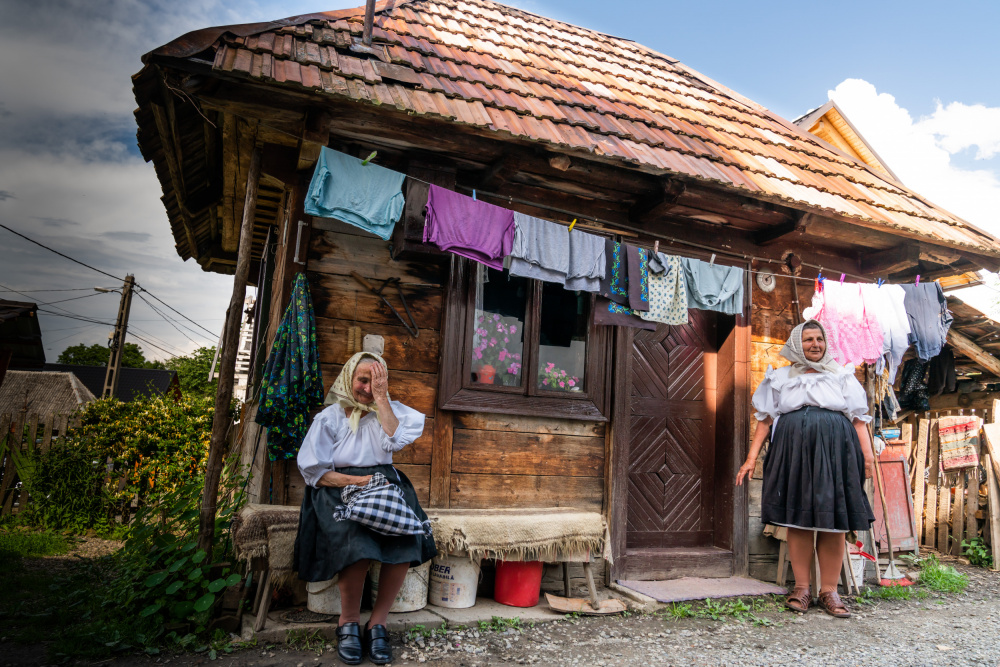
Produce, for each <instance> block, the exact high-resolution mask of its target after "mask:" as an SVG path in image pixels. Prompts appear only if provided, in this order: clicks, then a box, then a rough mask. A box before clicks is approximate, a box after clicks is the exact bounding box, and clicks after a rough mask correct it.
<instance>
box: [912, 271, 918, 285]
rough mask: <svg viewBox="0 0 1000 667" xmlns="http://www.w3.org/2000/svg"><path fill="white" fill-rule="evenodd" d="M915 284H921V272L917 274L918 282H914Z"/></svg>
mask: <svg viewBox="0 0 1000 667" xmlns="http://www.w3.org/2000/svg"><path fill="white" fill-rule="evenodd" d="M913 284H914V285H919V284H920V274H919V273H918V274H917V280H916V282H915V283H913Z"/></svg>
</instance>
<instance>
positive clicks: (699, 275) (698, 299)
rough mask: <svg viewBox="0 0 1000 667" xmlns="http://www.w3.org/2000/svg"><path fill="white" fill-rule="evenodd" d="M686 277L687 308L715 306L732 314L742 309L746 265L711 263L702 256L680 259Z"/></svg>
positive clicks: (713, 308) (715, 308)
mask: <svg viewBox="0 0 1000 667" xmlns="http://www.w3.org/2000/svg"><path fill="white" fill-rule="evenodd" d="M681 262H682V264H683V265H684V274H685V277H686V278H687V285H686V287H687V305H688V308H699V309H701V310H715V311H718V312H720V313H728V314H729V315H739V314H741V313H742V312H743V269H741V268H738V267H735V266H723V265H721V264H709V263H708V262H703V261H701V260H700V259H691V258H690V257H685V258H683V259H682V260H681Z"/></svg>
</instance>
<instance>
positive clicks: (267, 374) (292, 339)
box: [254, 273, 323, 461]
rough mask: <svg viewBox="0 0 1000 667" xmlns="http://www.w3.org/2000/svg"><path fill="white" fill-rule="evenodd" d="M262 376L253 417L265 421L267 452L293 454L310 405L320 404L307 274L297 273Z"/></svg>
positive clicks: (276, 455) (303, 431)
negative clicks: (255, 413) (261, 384)
mask: <svg viewBox="0 0 1000 667" xmlns="http://www.w3.org/2000/svg"><path fill="white" fill-rule="evenodd" d="M262 382H263V386H262V389H261V393H260V402H259V404H258V406H257V416H256V417H255V418H254V421H256V422H257V423H258V424H260V425H261V426H266V427H267V450H268V451H267V454H268V457H269V458H270V459H271V460H272V461H276V460H278V459H290V458H294V457H295V455H296V454H297V453H298V451H299V447H301V446H302V439H303V438H305V436H306V431H308V430H309V411H310V410H312V409H313V408H316V407H319V406H320V405H322V404H323V373H322V371H321V370H320V366H319V353H318V352H317V350H316V317H315V315H314V314H313V306H312V298H311V297H310V296H309V282H308V281H307V280H306V277H305V274H302V273H298V274H296V276H295V280H294V282H293V283H292V295H291V300H290V301H289V304H288V308H286V309H285V313H284V315H283V316H282V318H281V324H279V325H278V332H277V333H276V334H275V337H274V345H273V346H272V347H271V354H270V356H269V357H268V359H267V365H266V366H265V368H264V377H263V380H262Z"/></svg>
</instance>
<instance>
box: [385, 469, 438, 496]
mask: <svg viewBox="0 0 1000 667" xmlns="http://www.w3.org/2000/svg"><path fill="white" fill-rule="evenodd" d="M393 465H395V466H396V469H397V470H399V471H400V472H401V473H403V474H404V475H406V476H407V477H408V478H409V479H410V482H411V483H412V484H413V490H414V491H415V492H416V494H417V500H418V501H420V504H421V505H423V506H425V507H432V506H433V505H431V493H430V487H431V467H430V466H429V465H419V466H418V465H410V464H408V463H399V464H396V463H394V464H393Z"/></svg>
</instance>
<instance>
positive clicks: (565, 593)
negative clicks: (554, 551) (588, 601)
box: [562, 560, 573, 597]
mask: <svg viewBox="0 0 1000 667" xmlns="http://www.w3.org/2000/svg"><path fill="white" fill-rule="evenodd" d="M562 565H563V596H565V597H569V596H570V594H571V593H572V592H573V587H572V586H570V584H569V561H568V560H564V561H563V564H562Z"/></svg>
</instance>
